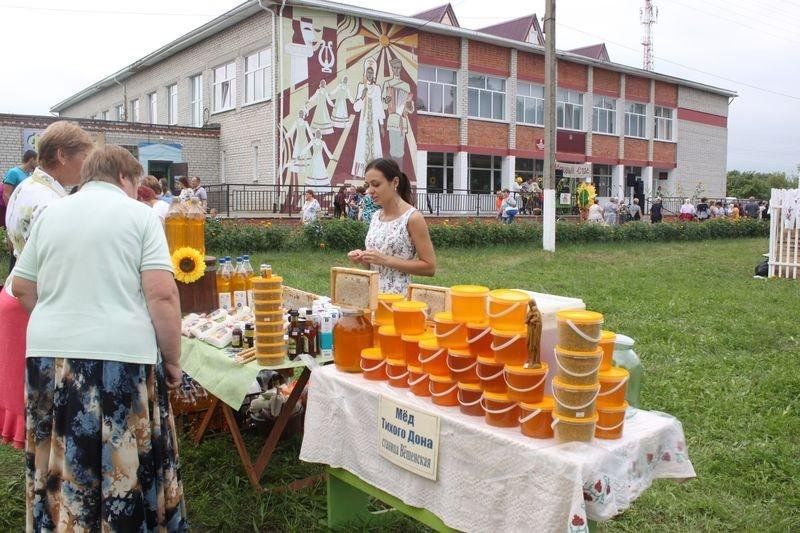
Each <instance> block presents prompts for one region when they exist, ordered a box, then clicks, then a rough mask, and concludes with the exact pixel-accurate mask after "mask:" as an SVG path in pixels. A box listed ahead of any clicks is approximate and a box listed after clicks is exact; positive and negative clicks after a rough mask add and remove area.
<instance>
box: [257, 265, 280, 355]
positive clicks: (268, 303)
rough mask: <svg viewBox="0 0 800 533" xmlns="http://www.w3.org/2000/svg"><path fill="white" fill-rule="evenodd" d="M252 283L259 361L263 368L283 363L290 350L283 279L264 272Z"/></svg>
mask: <svg viewBox="0 0 800 533" xmlns="http://www.w3.org/2000/svg"><path fill="white" fill-rule="evenodd" d="M266 274H268V275H266ZM252 282H253V313H254V314H255V321H256V323H255V330H256V331H255V347H256V359H257V360H258V362H259V364H261V365H264V366H268V365H276V364H280V363H282V362H283V361H284V359H285V358H286V348H287V345H286V340H285V338H284V331H285V327H284V320H283V315H284V310H283V307H282V305H283V300H282V295H283V278H282V277H280V276H273V275H272V274H271V273H270V272H262V275H261V276H260V277H253V278H252Z"/></svg>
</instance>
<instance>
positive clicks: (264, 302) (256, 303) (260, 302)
mask: <svg viewBox="0 0 800 533" xmlns="http://www.w3.org/2000/svg"><path fill="white" fill-rule="evenodd" d="M253 303H254V304H255V305H261V304H273V305H274V304H278V305H280V304H282V303H283V300H261V301H258V300H256V301H255V302H253Z"/></svg>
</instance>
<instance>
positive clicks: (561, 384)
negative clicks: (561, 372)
mask: <svg viewBox="0 0 800 533" xmlns="http://www.w3.org/2000/svg"><path fill="white" fill-rule="evenodd" d="M553 387H554V388H555V387H558V388H560V389H565V390H576V391H581V392H587V391H596V390H600V383H599V382H597V383H592V384H591V385H573V384H572V383H567V382H566V381H564V380H563V379H561V376H556V377H554V378H553Z"/></svg>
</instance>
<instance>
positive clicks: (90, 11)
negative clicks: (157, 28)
mask: <svg viewBox="0 0 800 533" xmlns="http://www.w3.org/2000/svg"><path fill="white" fill-rule="evenodd" d="M0 9H19V10H23V11H48V12H54V13H80V14H84V15H85V14H89V15H138V16H155V17H213V16H216V15H211V14H208V13H155V12H152V11H150V12H146V11H105V10H103V11H101V10H97V9H68V8H63V7H37V6H23V5H11V4H0Z"/></svg>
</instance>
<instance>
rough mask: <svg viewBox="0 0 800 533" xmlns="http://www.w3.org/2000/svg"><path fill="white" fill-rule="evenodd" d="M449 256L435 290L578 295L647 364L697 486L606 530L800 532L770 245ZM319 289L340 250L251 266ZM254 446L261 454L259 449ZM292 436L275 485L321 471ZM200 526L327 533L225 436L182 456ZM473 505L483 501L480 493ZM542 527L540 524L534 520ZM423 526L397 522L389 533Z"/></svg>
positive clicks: (658, 404) (648, 498) (303, 500)
mask: <svg viewBox="0 0 800 533" xmlns="http://www.w3.org/2000/svg"><path fill="white" fill-rule="evenodd" d="M533 248H534V246H532V247H531V248H523V247H516V248H495V249H488V250H482V251H477V250H452V249H451V250H444V251H441V252H440V253H439V258H438V259H439V268H438V274H437V276H436V277H435V278H433V280H428V281H429V282H432V283H435V284H437V285H452V284H455V283H480V284H484V285H487V286H490V287H493V288H495V287H520V288H526V289H531V290H535V291H539V292H546V293H552V294H559V295H565V296H576V297H580V298H582V299H583V300H584V301H585V302H586V304H587V307H588V308H590V309H593V310H597V311H601V312H603V313H604V314H605V316H606V326H607V328H608V329H611V330H614V331H618V332H620V333H625V334H627V335H630V336H631V337H633V338H634V339H635V340H636V347H635V349H636V351H637V353H638V354H639V356H640V357H641V359H642V361H643V364H644V365H645V385H644V389H643V393H642V402H643V407H644V408H645V409H653V410H659V411H665V412H668V413H671V414H673V415H675V416H677V417H678V418H679V419H680V420H681V421H682V422H683V426H684V431H685V432H686V437H687V443H688V451H689V456H690V458H691V460H692V462H693V464H694V467H695V470H696V471H697V479H694V480H692V481H690V482H688V483H684V484H677V483H675V482H672V481H657V482H656V483H655V484H654V486H653V487H652V488H651V489H649V490H648V491H646V492H645V494H644V495H642V497H641V498H639V500H637V501H636V502H635V503H634V504H633V506H632V507H631V508H630V509H628V510H627V511H626V512H625V513H623V514H622V515H621V516H619V517H617V518H616V519H614V520H612V521H610V522H608V523H606V524H604V525H602V526H601V529H602V530H604V531H606V530H608V531H652V530H664V531H711V530H714V531H720V530H725V531H728V530H736V531H739V530H763V531H767V530H768V531H789V530H792V529H794V528H797V527H798V526H797V525H798V524H800V481H798V479H797V478H796V476H797V473H798V472H800V357H798V354H800V330H799V329H798V327H797V326H798V316H800V315H798V309H800V299H799V298H798V297H800V284H798V282H790V281H785V280H773V281H765V280H754V279H753V278H752V275H753V268H754V266H755V264H756V263H757V262H758V260H759V259H760V254H761V253H762V252H764V251H766V248H767V241H766V240H764V239H748V240H727V241H706V242H697V243H658V244H649V243H632V244H605V245H587V246H577V245H572V246H564V247H562V248H560V249H559V250H558V251H557V252H556V253H555V254H552V255H550V254H545V253H543V252H541V251H538V250H534V249H533ZM265 260H266V261H268V262H270V263H271V264H272V265H273V269H274V270H275V271H276V272H277V273H279V274H281V275H283V276H284V277H285V278H286V282H287V283H288V284H290V285H292V286H295V287H298V288H304V289H308V290H311V291H315V292H319V293H322V294H325V293H327V291H328V279H329V278H328V276H329V272H328V269H329V267H330V266H333V265H344V264H345V260H344V257H343V254H339V253H332V252H323V251H313V252H309V253H305V254H300V253H276V254H272V255H270V256H269V257H263V256H256V257H255V260H254V264H258V263H260V262H262V261H265ZM250 443H251V445H254V446H255V445H256V442H255V440H254V439H251V442H250ZM298 451H299V442H298V441H297V440H294V441H289V442H285V443H283V444H282V447H281V448H280V450H279V453H278V454H277V456H276V458H275V459H274V461H275V462H274V463H273V465H274V466H275V468H274V469H272V470H270V471H268V472H267V475H266V476H265V480H266V481H267V482H268V483H276V482H280V481H289V480H292V479H296V478H297V477H300V476H303V475H306V474H309V473H313V472H316V471H318V467H316V466H314V465H304V464H299V463H298V462H297V460H296V457H297V453H298ZM181 454H182V461H183V465H184V470H183V479H184V486H185V490H186V498H187V503H188V508H189V513H190V520H191V524H192V526H193V528H194V529H196V530H200V531H222V530H225V531H245V530H258V531H265V530H272V531H275V530H277V531H308V530H321V529H324V521H325V488H324V486H323V485H320V486H318V487H317V488H315V489H313V490H307V491H303V492H297V493H290V494H265V495H262V496H256V495H254V494H253V492H252V491H251V489H250V486H249V484H248V482H247V479H246V477H245V475H244V472H243V470H242V468H241V467H240V465H239V463H238V457H237V456H236V452H235V450H234V448H233V446H232V445H231V444H230V440H229V439H227V438H212V439H208V440H207V441H205V442H204V443H203V444H202V445H200V446H198V447H195V446H193V445H192V444H190V443H189V442H188V441H184V442H183V447H182V448H181ZM22 490H23V475H22V454H21V453H19V452H15V451H13V450H10V449H9V448H6V447H0V501H2V502H3V503H2V505H0V530H1V531H9V530H19V529H20V528H22V525H23V513H24V502H23V499H22ZM476 496H478V495H476ZM531 526H532V528H535V525H534V524H532V525H531ZM416 527H417V526H416V525H415V524H413V523H411V522H410V521H407V520H405V519H403V518H402V517H394V518H393V519H392V521H391V522H389V524H388V526H387V527H386V529H392V530H397V531H408V530H411V529H414V528H416Z"/></svg>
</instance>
